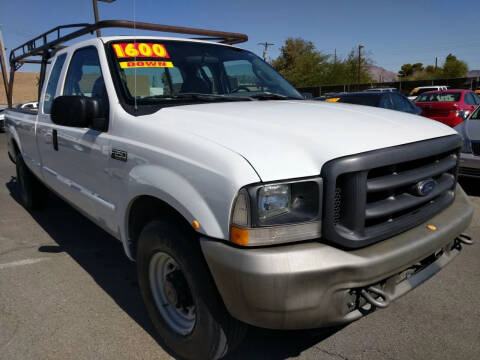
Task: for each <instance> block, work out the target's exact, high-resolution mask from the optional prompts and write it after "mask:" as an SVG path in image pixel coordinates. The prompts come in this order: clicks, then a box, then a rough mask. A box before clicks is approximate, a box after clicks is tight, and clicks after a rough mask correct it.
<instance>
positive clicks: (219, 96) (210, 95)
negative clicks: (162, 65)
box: [142, 93, 253, 101]
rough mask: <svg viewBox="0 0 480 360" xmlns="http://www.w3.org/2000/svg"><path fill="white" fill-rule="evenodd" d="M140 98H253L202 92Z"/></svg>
mask: <svg viewBox="0 0 480 360" xmlns="http://www.w3.org/2000/svg"><path fill="white" fill-rule="evenodd" d="M142 99H172V100H189V99H194V100H205V101H209V100H227V101H230V100H231V101H252V100H253V99H252V98H251V97H248V96H232V95H222V94H204V93H180V94H173V95H152V96H145V97H143V98H142Z"/></svg>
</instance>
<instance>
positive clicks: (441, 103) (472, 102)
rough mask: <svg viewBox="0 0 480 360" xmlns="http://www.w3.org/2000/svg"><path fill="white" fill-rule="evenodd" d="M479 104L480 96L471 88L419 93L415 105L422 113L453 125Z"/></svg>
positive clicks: (461, 120) (458, 122)
mask: <svg viewBox="0 0 480 360" xmlns="http://www.w3.org/2000/svg"><path fill="white" fill-rule="evenodd" d="M479 104H480V98H479V97H478V95H477V94H475V93H474V92H473V91H472V90H444V91H430V92H426V93H424V94H422V95H420V96H419V97H418V98H417V99H416V100H415V105H417V106H418V107H419V108H421V109H422V115H423V116H426V117H428V118H430V119H433V120H437V121H440V122H442V123H444V124H446V125H448V126H451V127H455V126H457V125H458V124H460V123H461V122H463V120H464V119H465V117H466V116H465V115H468V114H471V113H472V112H473V110H475V109H476V108H477V106H478V105H479Z"/></svg>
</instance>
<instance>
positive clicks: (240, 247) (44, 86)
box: [5, 21, 472, 359]
mask: <svg viewBox="0 0 480 360" xmlns="http://www.w3.org/2000/svg"><path fill="white" fill-rule="evenodd" d="M107 24H108V26H112V25H117V26H119V27H121V26H123V27H131V23H129V22H125V21H123V22H122V21H109V22H108V21H107V22H103V23H96V24H93V25H85V28H81V29H80V30H77V32H74V33H73V34H74V35H70V36H66V38H62V37H60V38H59V40H56V41H55V40H54V41H51V42H50V43H49V42H44V43H43V44H44V45H42V42H41V41H40V45H32V43H30V45H31V46H30V47H29V46H24V47H23V48H22V47H20V48H19V49H17V50H14V51H12V54H11V56H10V64H11V66H13V67H14V68H15V67H17V68H18V64H19V63H20V61H22V59H25V58H27V57H28V55H41V56H42V61H41V62H42V73H41V93H40V96H39V108H38V113H33V112H31V111H24V110H14V109H9V110H8V111H7V115H6V126H5V127H6V132H7V136H8V145H9V146H8V149H9V150H8V151H9V155H10V157H11V159H12V160H13V161H14V162H15V163H16V169H17V182H18V185H19V191H20V193H21V198H22V200H23V202H24V204H25V206H26V207H27V208H32V209H33V208H36V207H40V206H41V205H42V203H43V202H44V196H45V191H44V189H45V188H48V189H51V190H52V191H54V192H55V193H56V194H58V195H59V196H60V197H62V198H63V199H65V200H66V201H67V202H68V203H70V204H71V205H72V206H74V207H75V208H77V209H78V210H79V211H80V212H81V213H83V214H84V215H85V216H87V217H88V218H90V219H91V220H92V221H93V222H95V223H96V224H98V225H99V226H100V227H101V228H103V229H105V230H106V231H108V232H110V233H111V234H112V235H113V236H115V237H116V238H118V239H119V240H120V241H121V242H122V243H123V246H124V248H125V252H126V254H127V256H128V257H129V258H131V259H132V260H136V261H137V266H138V267H137V269H138V280H139V284H140V290H141V293H142V296H143V299H144V302H145V305H146V308H147V310H148V313H149V315H150V317H151V319H152V321H153V323H154V325H155V327H156V329H157V330H158V333H159V334H160V336H161V339H162V341H163V343H164V346H165V347H166V348H167V349H168V350H169V351H171V353H172V354H174V355H176V356H179V357H181V358H188V359H213V358H220V357H222V356H224V355H225V354H226V353H227V352H228V351H230V350H231V349H233V348H234V347H235V345H236V344H238V343H239V342H240V340H241V339H242V336H243V334H244V333H245V329H246V324H252V325H256V326H260V327H265V328H271V329H308V328H317V327H324V326H331V325H338V324H345V323H348V322H351V321H354V320H356V319H359V318H360V317H361V316H363V315H365V314H367V313H369V312H371V311H373V310H375V309H377V308H384V307H386V306H388V305H389V304H390V303H391V301H392V300H394V299H396V298H398V297H399V296H401V295H403V294H405V293H406V292H408V291H409V290H411V289H412V288H414V287H416V286H417V285H419V284H420V283H422V282H423V281H425V280H426V279H428V278H429V277H431V276H432V275H434V274H435V273H436V272H437V271H439V270H440V269H441V268H443V267H444V266H445V265H446V264H447V263H449V262H450V260H452V259H453V258H454V257H455V256H456V255H457V254H458V253H459V252H460V250H461V249H462V244H463V243H467V242H468V239H467V238H466V237H465V236H464V235H462V232H463V231H464V230H465V228H466V227H467V226H468V224H469V222H470V220H471V216H472V207H471V204H470V202H469V200H468V198H467V196H466V195H465V193H464V192H463V190H462V188H461V187H460V186H459V185H458V184H457V181H456V179H457V167H458V161H459V160H458V155H459V151H460V148H461V139H460V137H459V135H458V134H457V133H456V132H455V131H454V130H453V129H450V128H449V127H447V126H445V125H443V124H441V123H438V122H435V121H432V120H429V119H426V118H421V117H418V116H413V115H409V114H406V113H401V112H395V111H390V110H384V109H378V108H372V107H364V106H357V105H350V104H331V103H323V102H316V101H308V100H305V99H303V97H302V96H301V95H300V94H299V93H298V92H297V91H296V90H295V89H294V88H293V87H292V86H291V85H290V84H289V83H288V82H287V81H286V80H285V79H283V78H282V77H281V76H280V75H279V74H278V73H276V72H275V71H274V70H273V69H272V68H271V67H270V66H269V65H268V64H267V63H265V62H264V61H262V60H261V59H260V58H259V57H257V56H256V55H254V54H252V53H251V52H249V51H245V50H242V49H240V48H238V47H235V46H232V45H231V44H233V43H236V42H241V40H245V39H246V37H243V38H242V36H240V35H239V34H229V33H220V34H221V35H218V34H217V36H215V34H214V32H208V31H204V30H198V29H197V30H195V29H187V30H188V31H187V30H185V29H186V28H178V29H172V28H171V27H162V26H157V25H152V24H139V23H137V25H136V26H137V28H142V26H143V28H144V29H150V30H167V31H177V32H183V33H190V34H200V35H211V36H210V38H212V39H211V40H210V41H206V40H204V39H203V40H191V39H186V38H168V37H148V36H137V37H132V36H122V37H100V38H92V39H89V40H85V41H81V42H79V43H76V44H74V45H70V46H68V47H63V48H60V47H57V45H58V43H60V42H61V40H62V39H64V40H65V39H67V40H70V39H72V38H73V37H75V36H77V35H78V36H80V35H83V34H85V33H87V32H91V31H93V30H94V29H96V28H99V27H101V26H105V27H106V26H107ZM127 25H128V26H127ZM82 29H83V30H82ZM85 29H86V30H85ZM180 29H182V30H180ZM54 30H55V29H54ZM63 30H64V29H63V28H62V31H63ZM59 36H60V35H59ZM213 38H215V39H216V41H218V40H220V43H218V42H216V41H214V40H213ZM41 39H43V38H41ZM41 39H40V40H41ZM45 41H46V40H45ZM25 49H27V50H25ZM47 62H49V67H48V71H46V70H45V69H46V68H47ZM11 81H13V79H11ZM445 295H447V294H445Z"/></svg>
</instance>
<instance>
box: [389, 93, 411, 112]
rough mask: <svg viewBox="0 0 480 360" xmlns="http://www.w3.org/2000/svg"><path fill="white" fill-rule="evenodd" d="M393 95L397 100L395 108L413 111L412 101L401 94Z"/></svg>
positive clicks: (395, 100)
mask: <svg viewBox="0 0 480 360" xmlns="http://www.w3.org/2000/svg"><path fill="white" fill-rule="evenodd" d="M392 96H393V99H394V102H395V110H398V111H404V112H410V111H412V107H411V106H410V103H409V102H408V101H407V100H406V99H404V98H403V97H402V96H401V95H399V94H392Z"/></svg>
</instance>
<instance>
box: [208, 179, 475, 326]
mask: <svg viewBox="0 0 480 360" xmlns="http://www.w3.org/2000/svg"><path fill="white" fill-rule="evenodd" d="M472 213H473V210H472V206H471V203H470V201H469V199H468V197H467V196H466V195H465V193H464V192H463V190H462V189H461V187H460V186H458V185H457V196H456V199H455V201H454V202H453V203H452V204H451V205H450V206H449V207H448V208H446V209H445V210H443V211H442V212H441V213H439V214H437V215H436V216H434V217H433V218H432V219H430V220H429V221H428V222H426V223H424V224H421V225H419V226H417V227H416V228H414V229H411V230H409V231H407V232H404V233H402V234H400V235H397V236H394V237H392V238H390V239H387V240H384V241H381V242H379V243H376V244H374V245H371V246H368V247H365V248H362V249H358V250H354V251H345V250H341V249H338V248H336V247H333V246H331V245H328V244H324V243H321V242H309V243H300V244H292V245H287V246H276V247H264V248H257V249H243V248H237V247H233V246H229V245H227V244H224V243H222V242H218V241H212V240H208V239H202V240H201V247H202V250H203V253H204V255H205V259H206V261H207V263H208V266H209V268H210V270H211V273H212V275H213V278H214V280H215V283H216V285H217V287H218V290H219V292H220V294H221V296H222V298H223V300H224V302H225V305H226V307H227V309H228V310H229V312H230V314H231V315H232V316H234V317H236V318H237V319H239V320H241V321H244V322H246V323H248V324H252V325H255V326H260V327H265V328H271V329H308V328H318V327H323V326H331V325H339V324H342V323H348V322H351V321H354V320H356V319H358V318H360V317H361V316H363V314H365V309H368V306H366V307H365V306H364V305H362V303H361V302H359V301H358V295H356V294H357V293H360V291H361V289H365V288H367V287H370V286H372V285H379V284H380V285H379V286H384V287H383V290H384V292H386V293H387V294H388V297H389V299H391V300H394V299H396V298H398V297H400V296H401V295H403V294H405V293H406V292H408V291H409V290H411V289H413V288H414V287H416V286H418V285H419V284H420V283H422V282H423V281H425V280H427V279H428V278H429V277H431V276H433V275H434V274H435V273H436V272H438V271H439V270H440V269H441V268H443V267H444V266H445V265H446V264H447V263H449V262H450V261H451V260H452V259H453V258H454V257H455V256H456V255H457V254H458V253H459V251H460V249H461V246H460V245H459V244H457V243H456V242H455V241H454V239H455V238H456V237H457V236H458V235H459V234H461V233H462V231H464V230H465V228H467V226H468V225H469V223H470V221H471V218H472ZM428 224H433V225H435V226H436V227H437V230H436V231H431V230H428V229H427V227H426V226H427V225H428ZM434 254H437V256H436V257H435V258H434V261H432V262H430V263H429V264H428V266H425V267H423V268H422V269H421V270H419V271H417V272H416V273H415V274H414V275H412V276H410V277H406V278H405V279H403V280H402V281H398V279H399V277H398V275H399V274H401V273H402V274H405V273H404V271H405V270H406V269H409V268H412V266H414V265H416V264H417V263H419V262H420V261H422V260H423V259H426V258H432V256H433V255H434ZM402 276H403V275H402ZM352 304H353V305H352ZM368 305H369V304H368ZM371 309H372V308H370V310H371Z"/></svg>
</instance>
